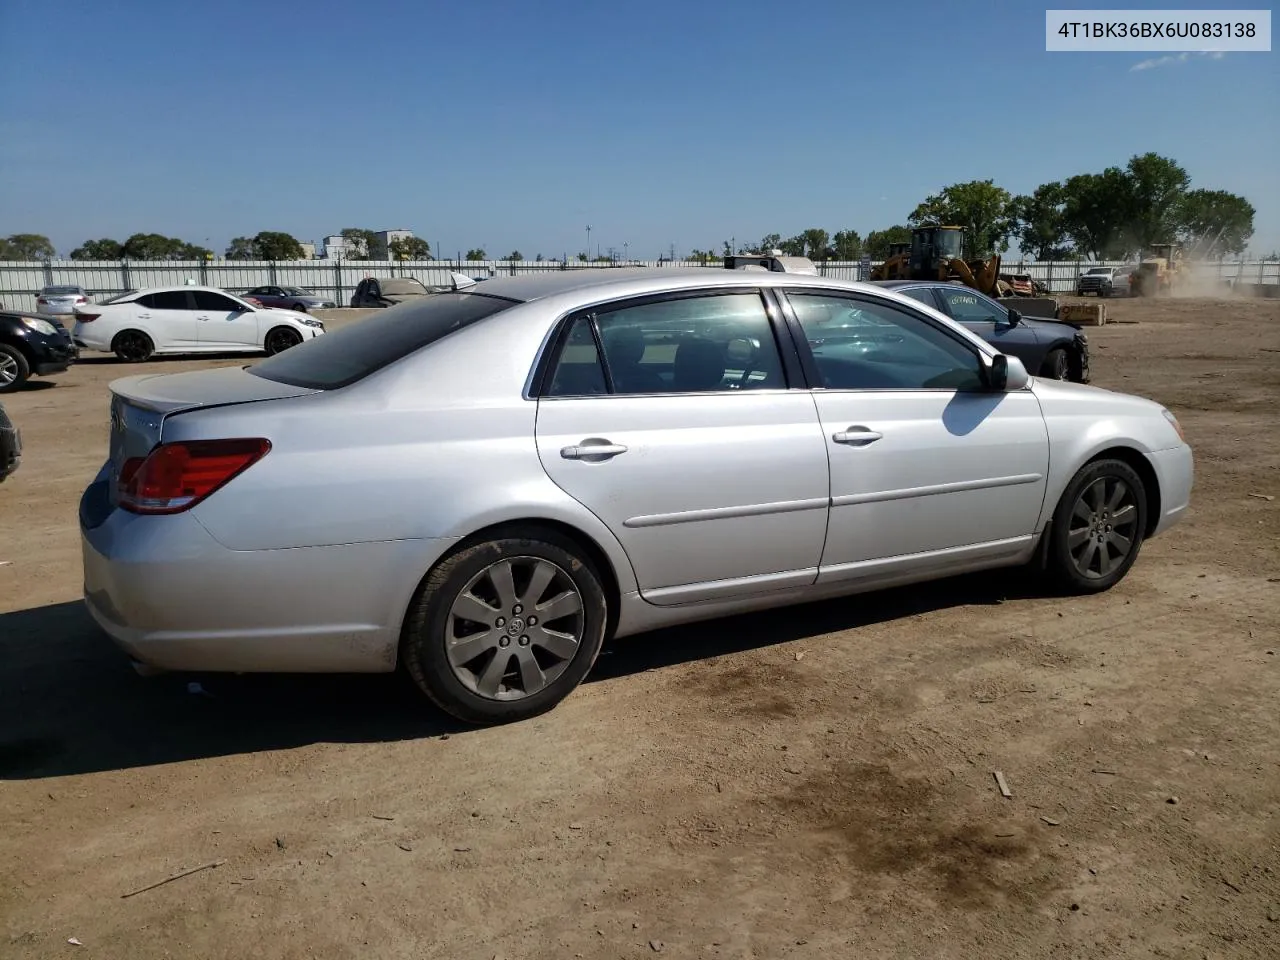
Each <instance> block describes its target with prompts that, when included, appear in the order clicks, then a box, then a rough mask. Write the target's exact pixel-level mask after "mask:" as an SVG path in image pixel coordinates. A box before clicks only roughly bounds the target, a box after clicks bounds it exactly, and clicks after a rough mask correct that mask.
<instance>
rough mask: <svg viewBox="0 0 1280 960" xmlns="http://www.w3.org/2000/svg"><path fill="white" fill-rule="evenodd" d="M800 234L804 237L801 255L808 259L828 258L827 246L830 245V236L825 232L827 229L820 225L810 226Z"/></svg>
mask: <svg viewBox="0 0 1280 960" xmlns="http://www.w3.org/2000/svg"><path fill="white" fill-rule="evenodd" d="M800 236H801V237H802V238H803V239H804V253H802V254H801V256H802V257H808V258H809V259H810V260H826V259H828V258H829V257H828V251H827V248H828V247H829V246H830V245H831V237H830V236H829V235H828V234H827V231H825V230H823V229H822V228H821V227H810V228H809V229H808V230H806V231H805V232H804V233H802V234H800Z"/></svg>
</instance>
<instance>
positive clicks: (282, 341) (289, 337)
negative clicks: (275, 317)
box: [262, 327, 302, 356]
mask: <svg viewBox="0 0 1280 960" xmlns="http://www.w3.org/2000/svg"><path fill="white" fill-rule="evenodd" d="M301 342H302V334H300V333H299V332H298V331H297V330H294V329H293V328H292V327H276V328H275V329H274V330H271V331H269V332H268V333H267V339H266V340H265V341H264V342H263V345H262V346H263V349H264V350H266V351H267V353H268V354H270V355H271V356H275V355H276V354H277V353H281V352H283V351H285V350H288V349H289V348H290V347H296V346H297V345H298V344H300V343H301Z"/></svg>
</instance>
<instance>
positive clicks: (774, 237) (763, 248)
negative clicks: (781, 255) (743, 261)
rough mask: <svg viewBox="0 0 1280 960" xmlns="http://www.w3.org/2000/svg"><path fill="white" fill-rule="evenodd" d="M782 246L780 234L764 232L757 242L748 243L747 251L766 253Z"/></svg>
mask: <svg viewBox="0 0 1280 960" xmlns="http://www.w3.org/2000/svg"><path fill="white" fill-rule="evenodd" d="M781 247H782V235H781V234H778V233H766V234H765V235H764V236H763V237H762V238H761V239H760V242H759V243H753V244H749V245H748V246H747V253H755V254H767V253H768V252H769V251H770V250H779V249H781Z"/></svg>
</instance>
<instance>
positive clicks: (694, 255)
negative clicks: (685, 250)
mask: <svg viewBox="0 0 1280 960" xmlns="http://www.w3.org/2000/svg"><path fill="white" fill-rule="evenodd" d="M719 259H720V254H718V253H716V252H715V251H714V250H690V251H689V255H688V256H687V257H685V260H686V261H693V260H696V261H697V262H698V263H714V262H717V261H719Z"/></svg>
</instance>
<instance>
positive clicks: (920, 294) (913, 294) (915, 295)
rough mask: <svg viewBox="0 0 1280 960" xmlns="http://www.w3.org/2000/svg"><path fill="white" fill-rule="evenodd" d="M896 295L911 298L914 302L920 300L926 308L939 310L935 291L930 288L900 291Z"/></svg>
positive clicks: (911, 288)
mask: <svg viewBox="0 0 1280 960" xmlns="http://www.w3.org/2000/svg"><path fill="white" fill-rule="evenodd" d="M894 293H900V294H902V295H903V296H904V297H910V298H911V299H912V300H919V301H920V302H921V303H923V304H924V305H925V306H926V307H933V309H935V310H937V309H938V301H937V300H935V299H933V291H932V290H930V289H929V288H928V287H910V288H908V289H906V290H902V289H898V290H895V291H894Z"/></svg>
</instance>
